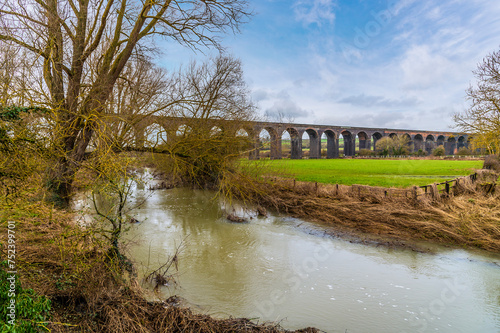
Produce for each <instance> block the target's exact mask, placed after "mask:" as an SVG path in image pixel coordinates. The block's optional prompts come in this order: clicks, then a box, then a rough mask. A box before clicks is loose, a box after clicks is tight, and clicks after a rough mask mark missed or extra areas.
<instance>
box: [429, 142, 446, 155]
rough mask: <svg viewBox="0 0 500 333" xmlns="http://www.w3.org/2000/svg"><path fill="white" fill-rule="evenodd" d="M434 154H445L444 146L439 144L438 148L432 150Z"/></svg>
mask: <svg viewBox="0 0 500 333" xmlns="http://www.w3.org/2000/svg"><path fill="white" fill-rule="evenodd" d="M432 155H434V156H444V155H445V150H444V146H442V145H441V146H438V147H437V148H436V149H434V150H433V151H432Z"/></svg>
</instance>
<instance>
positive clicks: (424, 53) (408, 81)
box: [400, 45, 454, 90]
mask: <svg viewBox="0 0 500 333" xmlns="http://www.w3.org/2000/svg"><path fill="white" fill-rule="evenodd" d="M400 66H401V69H402V71H403V82H404V83H403V86H404V87H405V88H408V89H417V90H418V89H420V90H421V89H427V88H430V87H431V86H433V85H436V84H440V83H442V82H443V81H446V80H448V79H449V75H451V74H452V71H453V67H454V66H453V64H452V62H451V61H450V60H448V59H447V58H446V57H444V56H443V55H441V54H438V53H435V52H432V51H431V50H430V48H429V47H428V46H426V45H419V46H414V47H412V48H410V49H409V50H408V51H407V52H406V55H405V57H404V59H403V60H402V61H401V64H400Z"/></svg>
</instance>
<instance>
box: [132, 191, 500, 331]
mask: <svg viewBox="0 0 500 333" xmlns="http://www.w3.org/2000/svg"><path fill="white" fill-rule="evenodd" d="M148 193H151V192H148V191H147V190H146V191H140V190H137V193H136V195H135V197H134V198H133V202H131V204H134V203H137V202H140V201H142V200H143V199H144V198H145V196H146V195H148ZM213 195H214V194H213V193H211V192H208V191H195V190H189V189H173V190H167V191H155V192H153V193H152V195H151V197H150V198H148V199H147V200H146V201H145V203H144V205H143V206H142V207H141V208H139V209H136V210H135V211H134V212H133V214H134V216H135V218H137V219H138V220H139V221H141V223H139V224H137V225H134V226H133V227H132V230H131V231H130V232H129V234H128V236H127V237H128V238H129V239H131V240H133V241H134V242H133V244H132V245H131V248H130V253H131V256H132V257H133V258H134V260H135V261H137V262H138V264H139V265H143V266H146V265H148V264H149V266H150V268H153V267H156V266H158V265H159V264H161V263H163V261H165V260H166V258H167V257H168V256H169V255H171V254H172V253H174V252H175V248H176V246H177V245H178V244H179V243H180V242H181V241H182V240H185V243H186V247H185V249H184V251H183V253H182V254H181V258H180V264H179V269H180V276H179V278H178V281H179V285H178V286H177V287H172V288H170V289H167V288H164V289H163V290H162V292H163V295H162V296H161V297H164V298H166V297H168V296H169V295H170V294H178V295H180V296H182V297H184V298H185V299H187V300H188V301H189V302H190V304H191V305H192V306H193V307H194V308H196V309H198V310H200V311H202V312H204V313H209V314H213V315H216V316H228V315H232V316H235V317H251V318H259V319H260V320H261V321H262V320H265V321H275V320H278V321H282V322H281V323H282V325H283V326H284V327H286V328H291V329H294V328H301V327H306V326H315V327H318V328H320V329H322V330H325V331H327V332H333V331H340V332H344V331H345V330H346V329H347V331H348V332H430V331H432V332H435V331H440V332H497V331H499V330H500V303H499V302H500V267H499V266H498V263H500V256H498V255H485V254H484V253H473V252H468V251H462V250H446V249H440V250H439V252H438V254H433V255H431V254H422V253H416V252H412V251H407V250H398V249H388V248H384V247H374V246H365V245H361V244H351V243H349V242H346V241H342V240H338V239H331V238H325V237H321V236H318V234H321V233H315V232H310V231H314V229H315V226H314V225H311V224H308V223H305V222H303V221H299V220H296V219H290V218H278V217H269V218H256V217H255V218H253V219H252V220H250V223H248V224H233V223H229V222H228V221H227V220H226V219H225V215H226V213H225V212H224V210H223V208H222V205H221V203H220V202H219V201H217V200H213ZM299 225H300V227H299Z"/></svg>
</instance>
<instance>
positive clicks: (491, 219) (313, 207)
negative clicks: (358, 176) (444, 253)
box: [231, 179, 500, 252]
mask: <svg viewBox="0 0 500 333" xmlns="http://www.w3.org/2000/svg"><path fill="white" fill-rule="evenodd" d="M235 184H238V186H237V187H235V188H233V189H232V190H231V193H233V194H234V195H236V196H237V197H239V198H242V199H244V200H246V201H248V202H252V203H254V204H258V205H263V206H267V207H272V208H274V209H276V210H278V211H279V212H283V213H287V214H289V215H292V216H294V217H299V218H305V219H308V220H313V221H317V222H321V223H323V224H326V225H328V226H332V227H334V230H337V231H338V232H340V233H342V234H346V233H347V234H349V235H357V237H358V238H361V239H373V240H376V239H379V238H380V236H383V237H382V238H384V239H387V237H389V238H390V240H397V241H403V242H411V241H421V240H424V241H431V242H434V243H441V244H447V245H454V246H462V247H463V246H465V247H475V248H480V249H484V250H488V251H492V252H500V191H496V192H494V193H493V194H488V195H485V194H484V192H483V191H481V190H480V189H481V188H483V187H482V186H484V184H482V183H481V182H478V183H476V184H472V183H471V182H468V181H466V180H464V181H462V182H460V186H459V187H457V188H456V189H454V191H453V192H454V193H456V195H453V194H452V195H440V196H439V197H438V198H437V199H433V198H431V197H427V196H425V195H424V194H423V193H422V192H421V191H420V192H419V193H418V194H419V195H418V199H417V200H415V199H414V198H412V196H407V195H401V196H396V195H393V196H387V197H386V196H385V195H384V191H379V190H374V191H358V190H357V189H358V187H350V186H342V185H339V186H335V185H331V186H323V185H321V186H319V187H318V186H317V185H316V184H315V183H306V182H295V184H294V183H293V182H290V181H289V180H283V179H267V180H265V181H262V182H260V183H255V182H254V183H249V182H243V181H240V182H237V183H235ZM244 184H247V185H244ZM487 184H489V183H487ZM488 188H490V187H488ZM394 191H398V190H397V189H394ZM400 191H404V190H400Z"/></svg>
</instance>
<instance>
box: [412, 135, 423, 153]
mask: <svg viewBox="0 0 500 333" xmlns="http://www.w3.org/2000/svg"><path fill="white" fill-rule="evenodd" d="M424 148H425V147H424V137H423V136H422V134H415V135H414V136H413V151H419V150H422V151H423V150H424Z"/></svg>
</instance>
